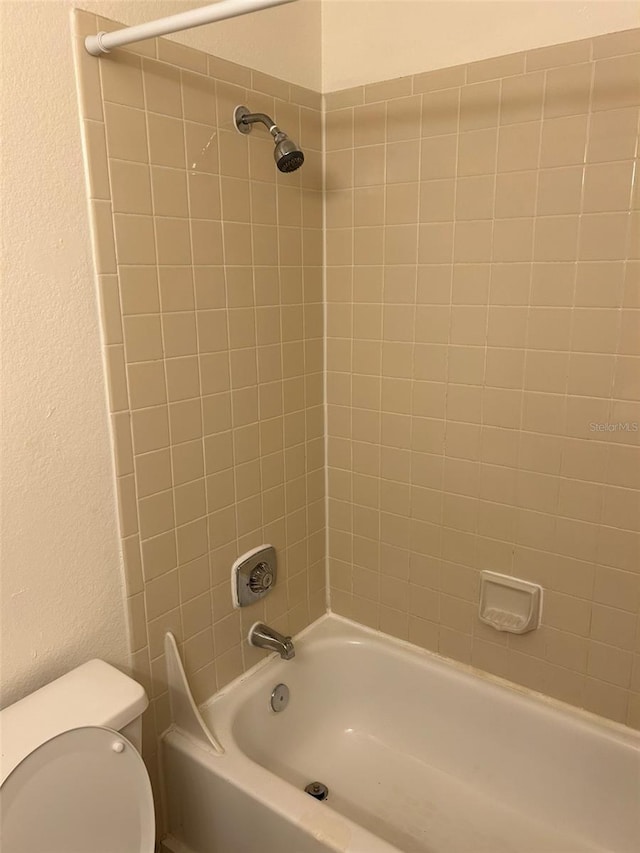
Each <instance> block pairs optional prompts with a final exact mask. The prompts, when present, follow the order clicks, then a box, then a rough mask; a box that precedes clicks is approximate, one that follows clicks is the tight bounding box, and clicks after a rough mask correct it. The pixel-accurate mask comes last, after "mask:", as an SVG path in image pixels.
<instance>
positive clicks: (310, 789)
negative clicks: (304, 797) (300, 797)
mask: <svg viewBox="0 0 640 853" xmlns="http://www.w3.org/2000/svg"><path fill="white" fill-rule="evenodd" d="M304 790H305V793H307V794H311V796H312V797H315V798H316V800H326V799H327V797H328V796H329V789H328V788H327V786H326V785H323V784H322V782H309V784H308V785H307V787H306V788H305V789H304Z"/></svg>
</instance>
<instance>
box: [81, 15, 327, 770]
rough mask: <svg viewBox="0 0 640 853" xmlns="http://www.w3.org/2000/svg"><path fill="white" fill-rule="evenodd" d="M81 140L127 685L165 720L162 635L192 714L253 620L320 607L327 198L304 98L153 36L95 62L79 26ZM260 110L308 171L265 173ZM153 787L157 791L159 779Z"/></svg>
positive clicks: (150, 747) (162, 724) (150, 732)
mask: <svg viewBox="0 0 640 853" xmlns="http://www.w3.org/2000/svg"><path fill="white" fill-rule="evenodd" d="M75 20H76V55H77V61H78V65H79V72H80V73H79V78H80V102H81V116H82V131H83V138H84V143H85V149H86V151H87V160H88V163H87V171H88V185H89V197H90V206H91V215H92V223H93V231H94V240H95V247H94V248H95V258H96V265H97V272H98V279H99V290H100V301H101V314H102V320H103V322H102V325H103V343H104V351H105V363H106V369H107V375H108V391H109V407H110V411H111V422H112V433H113V441H114V447H115V464H116V475H117V485H118V494H119V512H120V529H121V536H122V549H123V554H124V562H125V572H126V590H127V600H128V610H129V623H130V637H131V649H132V653H133V670H134V674H135V675H136V677H138V678H139V679H140V680H141V681H142V682H143V683H144V684H145V686H146V687H147V690H148V693H149V696H150V698H151V707H150V711H149V712H148V715H147V716H148V717H149V722H151V725H147V726H146V727H145V730H146V732H147V740H146V742H145V754H146V757H147V759H148V764H149V766H150V769H151V771H152V776H153V775H154V765H155V762H154V761H153V758H154V755H155V751H156V749H157V746H156V733H159V732H161V731H163V730H164V728H166V726H167V725H168V723H169V707H168V697H167V692H166V681H165V668H164V657H163V638H164V634H165V632H166V631H168V630H170V631H172V632H173V633H174V634H175V636H176V638H177V640H178V643H179V646H180V650H181V653H182V655H183V659H184V662H185V666H186V669H187V672H188V674H189V677H190V682H191V685H192V687H193V689H194V692H195V696H196V699H197V700H198V701H201V700H203V699H204V698H205V697H207V696H209V695H211V694H212V693H213V692H214V691H215V690H216V689H217V688H220V687H221V686H223V685H224V684H226V683H227V682H228V681H230V680H231V679H233V678H234V677H236V676H237V675H239V674H240V673H241V672H242V671H243V670H245V669H246V668H248V667H250V666H252V665H253V664H254V663H256V662H257V660H259V659H260V657H261V656H262V654H263V653H262V652H260V651H258V650H256V649H252V648H251V647H249V646H248V645H247V644H246V643H243V642H242V641H243V639H244V636H245V634H246V632H247V629H248V627H249V626H250V625H251V624H252V623H253V622H254V621H256V620H265V621H267V622H268V623H269V624H270V625H273V626H274V627H275V628H278V629H279V630H281V631H283V632H287V633H288V632H297V631H299V630H301V629H302V628H303V627H304V626H305V625H307V624H308V623H309V622H310V621H312V620H313V619H315V618H317V617H318V616H320V615H321V614H322V613H324V612H325V608H326V599H325V563H326V560H325V519H324V507H325V495H324V471H325V467H324V400H323V282H322V274H323V271H322V261H323V258H322V253H323V232H322V225H323V222H322V216H323V196H322V188H323V187H322V162H321V150H322V128H321V111H320V107H321V98H320V95H318V94H317V93H314V92H311V91H309V90H306V89H303V88H300V87H297V86H294V85H290V84H289V83H285V82H283V81H281V80H277V79H275V78H271V77H268V76H267V75H264V74H260V73H258V72H255V71H252V70H251V69H249V68H244V67H242V66H238V65H234V64H232V63H229V62H226V61H224V60H221V59H218V58H215V57H212V56H207V55H206V54H203V53H201V52H198V51H195V50H191V49H188V48H186V47H182V46H181V45H177V44H174V43H172V42H168V41H166V40H152V41H147V42H142V43H140V44H138V45H135V46H133V47H131V48H130V49H127V50H118V51H114V52H113V53H112V54H110V55H109V57H108V58H104V59H100V60H97V59H95V58H93V57H90V56H89V55H88V54H87V53H86V52H85V50H84V48H83V46H82V37H84V35H86V34H93V33H95V32H97V31H98V30H110V29H113V28H117V26H119V25H115V24H114V23H113V22H112V21H107V20H104V19H101V18H96V17H95V16H94V15H91V14H88V13H85V12H77V13H76V19H75ZM237 104H247V105H248V106H249V107H250V108H251V109H252V110H254V111H256V112H257V111H264V112H267V113H269V114H270V115H273V116H274V118H275V119H276V121H278V122H279V123H281V125H282V127H284V128H285V129H286V130H287V131H288V132H289V133H290V134H291V136H292V138H294V139H296V140H299V141H300V144H301V145H302V146H303V148H304V150H305V155H306V162H305V166H304V169H302V170H301V171H299V172H296V173H295V174H290V175H282V174H280V173H277V178H276V170H275V168H274V162H273V144H272V142H271V140H270V139H269V137H268V136H267V135H266V134H261V133H260V132H255V133H253V134H251V135H250V136H249V137H246V136H242V135H240V134H238V133H237V131H236V130H235V128H234V127H233V124H232V114H233V109H234V107H235V106H236V105H237ZM265 542H269V543H271V544H273V545H274V546H275V547H276V549H277V552H278V561H279V562H278V569H279V577H278V584H277V587H276V589H275V590H274V591H273V592H272V593H271V595H270V596H269V597H268V598H266V599H265V600H264V601H263V602H260V603H258V604H256V605H253V606H251V607H248V608H246V609H243V610H242V611H238V610H233V608H232V601H231V587H230V569H231V565H232V563H233V561H234V560H235V558H236V557H237V556H238V555H239V554H241V553H243V552H245V551H247V550H248V549H250V548H253V547H255V546H257V545H260V544H263V543H265ZM154 781H155V779H154Z"/></svg>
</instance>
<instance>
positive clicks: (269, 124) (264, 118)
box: [240, 113, 281, 138]
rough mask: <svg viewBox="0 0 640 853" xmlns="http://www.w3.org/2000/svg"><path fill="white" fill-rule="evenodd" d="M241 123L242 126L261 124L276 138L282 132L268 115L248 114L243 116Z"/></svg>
mask: <svg viewBox="0 0 640 853" xmlns="http://www.w3.org/2000/svg"><path fill="white" fill-rule="evenodd" d="M240 121H241V123H242V124H256V123H257V122H261V123H262V124H263V125H264V126H265V127H266V128H267V130H268V131H269V133H270V134H271V135H272V136H273V137H274V138H275V136H276V135H277V134H278V133H280V132H281V131H280V128H279V127H278V125H277V124H276V123H275V121H274V120H273V119H272V118H271V116H268V115H267V114H266V113H247V115H243V116H242V118H241V119H240Z"/></svg>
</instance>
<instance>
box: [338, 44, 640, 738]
mask: <svg viewBox="0 0 640 853" xmlns="http://www.w3.org/2000/svg"><path fill="white" fill-rule="evenodd" d="M639 105H640V30H635V31H630V32H628V33H621V34H615V35H612V36H603V37H601V38H596V39H594V40H587V41H581V42H577V43H573V44H568V45H560V46H557V47H551V48H543V49H541V50H534V51H531V52H529V53H526V54H517V55H514V56H506V57H500V58H497V59H492V60H488V61H486V62H478V63H473V64H471V65H467V66H464V67H458V68H450V69H444V70H440V71H435V72H430V73H426V74H422V75H417V76H415V77H409V78H403V79H398V80H390V81H388V82H385V83H376V84H373V85H369V86H364V87H358V88H355V89H351V90H348V91H343V92H335V93H332V94H331V95H328V96H327V97H326V108H327V114H326V176H325V181H326V207H327V232H326V246H327V271H326V275H327V324H328V342H327V358H328V376H327V382H328V391H327V393H328V424H329V439H328V454H329V455H328V465H329V525H330V544H329V551H330V579H331V606H332V608H333V609H334V610H335V611H337V612H338V613H342V614H344V615H347V616H350V617H353V618H354V619H357V620H359V621H362V622H364V623H366V624H368V625H372V626H374V627H376V628H380V629H382V630H383V631H387V632H389V633H391V634H395V635H397V636H399V637H402V638H404V639H408V640H410V641H411V642H414V643H417V644H418V645H421V646H424V647H426V648H428V649H433V650H436V651H439V652H441V653H442V654H444V655H447V656H449V657H452V658H455V659H457V660H460V661H463V662H465V663H470V664H473V665H474V666H476V667H479V668H481V669H484V670H487V671H489V672H491V673H495V674H498V675H500V676H505V677H507V678H509V679H511V680H513V681H516V682H518V683H520V684H524V685H527V686H529V687H531V688H534V689H536V690H540V691H543V692H544V693H547V694H550V695H552V696H555V697H559V698H561V699H563V700H565V701H568V702H571V703H573V704H575V705H579V706H583V707H586V708H588V709H590V710H592V711H595V712H597V713H599V714H603V715H604V716H606V717H610V718H612V719H615V720H619V721H623V722H627V723H628V724H630V725H633V726H636V727H638V726H640V549H639V545H638V538H639V530H640V432H638V431H633V430H634V427H633V426H632V424H634V423H635V424H639V423H640V216H639V213H638V209H639V200H640V192H639V181H638V177H637V171H636V170H637V162H638V161H637V159H636V158H637V157H638V120H639ZM623 423H626V424H629V431H625V430H624V429H621V428H615V427H614V428H613V431H596V430H597V427H592V424H612V425H615V424H623ZM602 429H603V430H605V429H606V428H605V427H602ZM481 569H491V570H494V571H498V572H503V573H506V574H514V575H517V576H520V577H523V578H527V579H530V580H532V581H537V582H539V583H541V584H542V585H543V586H544V587H545V590H546V593H545V608H544V617H543V623H544V624H543V626H542V627H541V628H540V630H538V631H535V632H534V633H530V634H527V635H524V636H515V635H510V636H507V635H504V634H500V633H498V632H496V631H494V630H493V629H491V628H489V627H487V626H484V625H483V624H482V623H480V622H479V620H478V618H477V615H476V613H477V601H478V580H479V572H480V570H481Z"/></svg>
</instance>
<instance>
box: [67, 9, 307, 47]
mask: <svg viewBox="0 0 640 853" xmlns="http://www.w3.org/2000/svg"><path fill="white" fill-rule="evenodd" d="M293 2H294V0H221V2H220V3H212V4H211V5H210V6H201V7H200V8H199V9H190V10H189V11H188V12H179V13H178V14H177V15H169V17H168V18H158V20H157V21H149V22H148V23H147V24H137V25H136V26H134V27H125V28H124V29H122V30H116V31H115V32H112V33H98V34H97V35H95V36H87V37H86V39H85V40H84V46H85V47H86V49H87V50H88V51H89V53H90V54H91V55H92V56H102V54H103V53H109V51H110V50H111V49H112V48H114V47H122V46H123V45H125V44H131V43H132V42H134V41H142V40H143V39H150V38H155V37H156V36H166V35H167V33H179V32H180V31H181V30H190V29H192V28H193V27H201V26H202V25H203V24H211V23H213V21H223V20H224V19H225V18H235V17H237V16H238V15H246V14H248V13H249V12H257V11H258V10H260V9H269V8H270V7H271V6H280V5H282V4H283V3H293Z"/></svg>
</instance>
